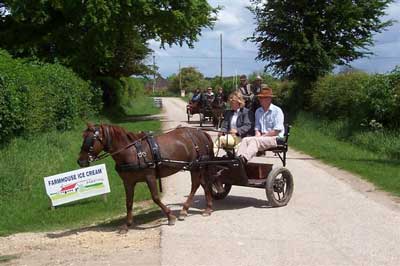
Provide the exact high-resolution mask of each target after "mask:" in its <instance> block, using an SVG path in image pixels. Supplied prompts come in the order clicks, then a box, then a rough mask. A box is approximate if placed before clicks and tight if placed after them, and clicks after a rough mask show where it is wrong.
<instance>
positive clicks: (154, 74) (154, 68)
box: [153, 55, 156, 95]
mask: <svg viewBox="0 0 400 266" xmlns="http://www.w3.org/2000/svg"><path fill="white" fill-rule="evenodd" d="M155 90H156V56H155V55H153V95H154V91H155Z"/></svg>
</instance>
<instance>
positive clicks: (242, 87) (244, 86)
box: [238, 75, 254, 109]
mask: <svg viewBox="0 0 400 266" xmlns="http://www.w3.org/2000/svg"><path fill="white" fill-rule="evenodd" d="M239 80H240V83H239V88H238V91H240V93H241V94H242V95H243V98H244V100H245V107H246V108H248V109H249V108H250V107H251V101H252V98H253V96H254V94H253V92H252V91H251V85H250V84H249V83H248V82H247V77H246V75H241V76H240V78H239Z"/></svg>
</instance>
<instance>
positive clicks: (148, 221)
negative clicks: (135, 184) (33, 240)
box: [47, 208, 168, 238]
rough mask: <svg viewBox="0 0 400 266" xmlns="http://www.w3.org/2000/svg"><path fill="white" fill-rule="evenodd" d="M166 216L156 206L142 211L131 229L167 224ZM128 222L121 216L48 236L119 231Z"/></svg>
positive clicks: (135, 218) (136, 215) (136, 216)
mask: <svg viewBox="0 0 400 266" xmlns="http://www.w3.org/2000/svg"><path fill="white" fill-rule="evenodd" d="M163 218H165V216H164V215H163V214H162V213H161V211H160V210H159V209H158V208H156V209H152V210H149V211H142V212H141V213H139V214H135V215H134V221H135V224H134V225H132V226H131V227H130V228H129V229H130V230H148V229H152V228H157V227H160V226H163V225H167V223H168V222H167V221H166V222H165V223H164V222H162V221H161V220H162V219H163ZM125 222H126V219H125V216H121V217H118V218H115V219H112V220H110V221H107V222H104V223H100V224H98V225H94V226H88V227H83V228H77V229H71V230H67V231H63V232H57V233H48V234H47V237H48V238H63V237H68V236H71V235H75V234H79V233H84V232H89V231H91V232H115V233H118V232H119V231H120V229H121V226H123V225H124V224H125Z"/></svg>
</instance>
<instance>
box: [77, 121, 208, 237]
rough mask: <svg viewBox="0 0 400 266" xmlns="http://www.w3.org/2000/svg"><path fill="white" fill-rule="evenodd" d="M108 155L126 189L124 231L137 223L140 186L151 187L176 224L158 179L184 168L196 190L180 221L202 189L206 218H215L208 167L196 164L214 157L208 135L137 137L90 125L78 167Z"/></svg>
mask: <svg viewBox="0 0 400 266" xmlns="http://www.w3.org/2000/svg"><path fill="white" fill-rule="evenodd" d="M101 151H104V152H105V155H104V154H103V155H99V153H100V152H101ZM107 155H110V156H112V158H113V159H114V161H115V164H116V170H117V172H118V174H119V175H120V177H121V178H122V181H123V183H124V187H125V194H126V210H127V217H126V219H127V221H126V227H124V229H127V227H128V226H130V225H131V224H132V223H133V216H132V204H133V195H134V190H135V185H136V183H137V182H146V183H147V185H148V187H149V189H150V192H151V197H152V199H153V201H154V202H155V203H156V204H157V205H158V206H160V208H161V209H162V211H163V212H164V214H165V215H166V216H167V218H168V224H169V225H173V224H174V223H175V220H176V217H175V216H174V215H172V213H171V210H170V209H169V208H168V207H166V206H165V205H164V204H163V203H162V202H161V200H160V197H159V194H158V190H157V179H156V176H157V177H159V178H160V177H166V176H169V175H172V174H174V173H176V172H178V171H179V170H181V169H182V168H185V169H187V170H190V174H191V181H192V188H191V191H190V195H189V197H188V198H187V200H186V202H185V203H184V204H183V208H182V210H181V211H180V214H179V218H180V219H182V220H183V219H184V218H185V217H186V216H187V211H188V209H189V207H190V205H191V203H192V201H193V197H194V194H195V192H196V190H197V189H198V188H199V186H200V185H201V186H202V187H203V189H204V192H205V197H206V202H207V207H206V209H205V211H204V213H203V215H210V214H211V212H212V198H211V191H210V188H209V187H210V186H209V185H208V184H206V181H207V179H206V173H207V172H206V169H205V168H206V167H205V168H203V167H199V166H198V165H196V164H195V163H193V162H195V161H196V160H202V159H211V158H212V157H213V156H214V153H213V142H212V140H211V137H210V136H209V135H208V134H207V133H205V132H204V131H201V130H198V129H194V128H186V127H182V128H176V129H174V130H172V131H170V132H168V133H164V134H161V135H158V136H154V137H152V136H149V135H146V134H145V133H140V134H133V133H130V132H127V131H126V130H124V129H123V128H121V127H118V126H111V125H103V124H102V125H98V126H95V125H91V124H88V127H87V129H86V130H85V131H84V132H83V144H82V148H81V151H80V154H79V159H78V164H79V165H80V166H81V167H86V166H89V164H90V162H92V161H95V160H98V159H101V158H103V157H105V156H107Z"/></svg>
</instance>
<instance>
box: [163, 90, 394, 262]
mask: <svg viewBox="0 0 400 266" xmlns="http://www.w3.org/2000/svg"><path fill="white" fill-rule="evenodd" d="M163 105H164V110H165V113H164V115H165V120H164V128H165V129H170V128H174V127H176V126H177V125H178V124H181V125H186V123H185V121H187V116H186V112H185V110H186V109H185V105H186V103H184V102H183V101H182V100H180V99H178V98H163ZM192 119H193V120H194V121H198V119H199V117H198V115H194V117H193V118H192ZM191 126H199V124H198V123H193V124H191ZM289 143H290V140H289ZM289 148H290V145H289ZM262 160H269V161H271V160H274V165H276V166H280V162H279V161H278V160H276V159H274V158H271V157H268V158H262ZM287 168H288V169H289V170H290V171H291V173H292V175H293V177H294V185H295V189H294V193H293V196H292V199H291V201H290V202H289V204H288V205H287V206H285V207H281V208H270V207H269V206H268V205H267V201H266V195H265V191H264V190H263V189H256V188H245V187H237V186H234V187H233V188H232V190H231V192H230V194H229V195H228V197H227V198H226V199H224V200H222V201H214V212H213V214H212V215H211V216H210V217H203V216H202V215H201V213H200V211H201V210H202V209H203V208H204V207H205V201H204V196H203V195H204V193H203V191H202V189H201V188H200V189H199V191H198V192H197V194H196V197H195V201H194V204H193V208H191V209H190V212H189V216H188V217H187V219H186V220H185V221H177V223H176V224H175V226H166V225H164V226H162V227H161V265H165V266H172V265H180V266H182V265H188V266H189V265H190V266H195V265H207V266H211V265H260V266H261V265H262V266H265V265H285V266H288V265H296V266H298V265H310V266H311V265H318V266H320V265H379V266H381V265H393V266H395V265H396V266H397V265H400V203H399V201H398V199H393V198H391V197H389V196H387V195H386V194H385V193H382V192H379V191H376V190H375V189H374V187H373V186H372V185H370V184H368V183H365V182H363V181H360V180H359V179H358V178H357V177H355V176H353V175H351V174H348V173H346V172H344V171H341V170H339V169H336V168H333V167H329V166H326V165H324V164H322V163H320V162H318V161H315V160H314V159H313V158H310V157H309V156H306V155H304V154H301V153H298V152H295V151H293V150H290V152H289V154H288V160H287ZM399 170H400V169H399ZM164 188H165V189H166V191H165V193H164V197H163V202H164V203H167V204H168V205H169V206H170V207H171V208H172V209H174V210H176V213H178V210H180V209H181V204H182V203H183V202H184V201H185V199H186V196H187V195H188V194H189V191H190V176H189V172H179V173H178V174H176V175H174V176H171V177H169V178H166V179H164ZM164 224H165V223H164Z"/></svg>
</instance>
